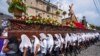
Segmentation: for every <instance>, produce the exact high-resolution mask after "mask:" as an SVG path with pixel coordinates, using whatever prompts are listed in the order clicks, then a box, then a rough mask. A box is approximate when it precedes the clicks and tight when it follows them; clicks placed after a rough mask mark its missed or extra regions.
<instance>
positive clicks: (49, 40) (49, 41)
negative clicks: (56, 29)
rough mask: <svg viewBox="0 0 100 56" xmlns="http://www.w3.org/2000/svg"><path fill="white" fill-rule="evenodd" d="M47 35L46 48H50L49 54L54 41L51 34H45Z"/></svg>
mask: <svg viewBox="0 0 100 56" xmlns="http://www.w3.org/2000/svg"><path fill="white" fill-rule="evenodd" d="M47 35H48V37H47V38H48V41H47V44H48V48H50V52H51V51H52V48H53V45H54V40H53V36H52V35H51V34H47Z"/></svg>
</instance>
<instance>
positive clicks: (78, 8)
mask: <svg viewBox="0 0 100 56" xmlns="http://www.w3.org/2000/svg"><path fill="white" fill-rule="evenodd" d="M6 1H7V0H0V12H2V13H4V14H7V15H8V14H9V12H8V4H7V3H6ZM57 1H59V2H58V3H59V4H58V5H60V7H61V8H62V9H63V10H65V11H67V12H68V9H69V8H68V7H69V5H70V4H71V3H73V4H74V11H75V14H76V16H77V17H78V18H79V19H82V16H86V20H87V21H88V22H89V23H91V24H95V25H98V26H100V13H99V12H97V10H96V7H95V6H94V3H93V0H51V2H52V3H54V4H57ZM95 2H96V5H97V7H98V10H99V11H100V0H95Z"/></svg>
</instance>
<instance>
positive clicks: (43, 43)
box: [39, 33, 47, 53]
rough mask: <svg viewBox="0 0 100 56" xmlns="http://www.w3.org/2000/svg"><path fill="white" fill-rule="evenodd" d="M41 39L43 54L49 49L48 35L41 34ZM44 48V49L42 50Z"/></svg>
mask: <svg viewBox="0 0 100 56" xmlns="http://www.w3.org/2000/svg"><path fill="white" fill-rule="evenodd" d="M39 35H40V39H41V42H40V43H41V44H40V45H41V52H42V53H46V51H47V50H46V49H47V41H46V35H45V34H44V33H40V34H39ZM42 48H43V49H42Z"/></svg>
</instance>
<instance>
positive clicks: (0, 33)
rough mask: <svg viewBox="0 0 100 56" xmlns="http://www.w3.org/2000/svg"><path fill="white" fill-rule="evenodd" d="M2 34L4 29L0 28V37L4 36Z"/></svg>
mask: <svg viewBox="0 0 100 56" xmlns="http://www.w3.org/2000/svg"><path fill="white" fill-rule="evenodd" d="M2 32H3V29H2V28H0V36H1V35H2Z"/></svg>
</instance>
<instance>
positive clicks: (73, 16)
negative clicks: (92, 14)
mask: <svg viewBox="0 0 100 56" xmlns="http://www.w3.org/2000/svg"><path fill="white" fill-rule="evenodd" d="M73 6H74V4H73V3H72V4H71V5H69V13H68V16H69V17H70V19H71V21H77V18H76V16H75V14H74V11H73Z"/></svg>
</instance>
